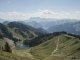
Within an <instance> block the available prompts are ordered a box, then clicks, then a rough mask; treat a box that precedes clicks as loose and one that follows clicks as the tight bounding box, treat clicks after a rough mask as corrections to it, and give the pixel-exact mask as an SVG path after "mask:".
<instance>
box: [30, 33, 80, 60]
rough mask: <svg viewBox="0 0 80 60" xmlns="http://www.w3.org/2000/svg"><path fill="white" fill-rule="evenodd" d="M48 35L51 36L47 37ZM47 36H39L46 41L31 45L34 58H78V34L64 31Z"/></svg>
mask: <svg viewBox="0 0 80 60" xmlns="http://www.w3.org/2000/svg"><path fill="white" fill-rule="evenodd" d="M49 36H51V37H50V38H48V37H49ZM49 36H47V37H46V38H45V39H44V37H43V38H42V37H41V38H42V40H46V41H45V42H43V43H41V44H39V45H36V46H35V47H32V49H31V54H32V55H33V56H34V57H35V58H37V59H39V60H74V59H80V36H76V35H73V34H69V33H65V32H58V33H57V34H56V35H54V34H53V35H49ZM47 38H48V39H47ZM40 40H41V39H40ZM35 42H36V41H35Z"/></svg>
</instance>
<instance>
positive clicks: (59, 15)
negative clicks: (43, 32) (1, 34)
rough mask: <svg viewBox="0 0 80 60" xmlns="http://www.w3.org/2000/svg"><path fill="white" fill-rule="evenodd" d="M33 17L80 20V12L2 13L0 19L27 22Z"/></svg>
mask: <svg viewBox="0 0 80 60" xmlns="http://www.w3.org/2000/svg"><path fill="white" fill-rule="evenodd" d="M31 17H40V18H51V19H80V11H74V12H63V11H61V12H60V11H50V10H39V11H37V12H33V13H21V12H0V18H2V19H6V20H27V19H29V18H31Z"/></svg>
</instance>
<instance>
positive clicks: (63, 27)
mask: <svg viewBox="0 0 80 60" xmlns="http://www.w3.org/2000/svg"><path fill="white" fill-rule="evenodd" d="M48 31H49V32H59V31H66V32H69V33H73V34H79V35H80V22H68V23H64V24H60V25H56V26H52V27H50V28H48Z"/></svg>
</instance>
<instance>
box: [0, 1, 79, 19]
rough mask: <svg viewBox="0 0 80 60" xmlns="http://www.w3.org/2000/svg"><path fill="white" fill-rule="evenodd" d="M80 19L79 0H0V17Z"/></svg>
mask: <svg viewBox="0 0 80 60" xmlns="http://www.w3.org/2000/svg"><path fill="white" fill-rule="evenodd" d="M31 17H41V18H53V19H54V18H56V19H80V0H0V18H2V19H7V20H27V19H29V18H31Z"/></svg>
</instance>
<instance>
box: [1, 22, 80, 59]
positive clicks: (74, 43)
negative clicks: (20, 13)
mask: <svg viewBox="0 0 80 60" xmlns="http://www.w3.org/2000/svg"><path fill="white" fill-rule="evenodd" d="M79 52H80V35H76V34H71V33H68V32H65V31H61V32H58V31H57V32H53V33H49V32H47V33H46V32H44V30H43V31H40V30H38V28H37V29H36V28H34V27H32V26H29V25H26V24H24V23H21V22H16V21H14V22H9V23H7V24H3V23H0V60H74V59H80V53H79Z"/></svg>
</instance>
